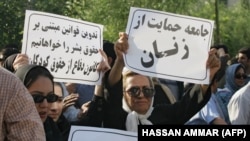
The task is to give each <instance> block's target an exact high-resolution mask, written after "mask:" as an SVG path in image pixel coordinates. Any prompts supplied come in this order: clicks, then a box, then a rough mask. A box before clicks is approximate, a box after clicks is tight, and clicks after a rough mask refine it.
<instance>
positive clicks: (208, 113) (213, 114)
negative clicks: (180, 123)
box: [185, 71, 227, 125]
mask: <svg viewBox="0 0 250 141" xmlns="http://www.w3.org/2000/svg"><path fill="white" fill-rule="evenodd" d="M218 74H219V71H218V72H217V73H216V74H215V76H214V78H213V79H212V81H211V92H212V95H211V97H210V99H209V101H208V103H207V104H206V105H205V106H204V107H203V108H202V109H201V110H200V111H199V112H198V113H196V114H195V115H194V116H193V117H192V118H191V119H189V120H188V122H186V123H185V125H227V122H226V121H225V119H224V115H223V113H222V110H221V108H220V106H219V105H218V101H217V98H216V96H215V93H216V92H217V87H218V84H217V81H218Z"/></svg>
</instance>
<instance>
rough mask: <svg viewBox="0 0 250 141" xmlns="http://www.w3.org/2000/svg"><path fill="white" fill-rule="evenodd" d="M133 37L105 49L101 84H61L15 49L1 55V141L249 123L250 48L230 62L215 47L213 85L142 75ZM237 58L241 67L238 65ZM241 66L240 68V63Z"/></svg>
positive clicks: (124, 37)
mask: <svg viewBox="0 0 250 141" xmlns="http://www.w3.org/2000/svg"><path fill="white" fill-rule="evenodd" d="M128 49H129V43H128V35H127V34H126V33H124V32H121V33H119V38H118V40H117V41H116V42H115V43H112V42H110V41H106V40H105V41H104V42H103V50H101V49H100V50H99V53H100V54H101V55H102V57H103V60H102V61H101V62H100V64H99V65H98V66H97V70H98V71H101V72H103V73H104V76H103V78H102V84H101V85H95V86H92V85H86V84H78V83H66V82H56V81H54V77H53V75H52V74H51V72H50V71H49V70H48V69H47V68H45V67H43V66H39V65H34V64H30V62H29V57H28V56H27V55H26V54H22V53H21V52H20V51H19V50H18V48H16V47H15V46H8V47H7V46H6V47H4V48H3V49H2V50H1V55H0V57H1V58H0V61H1V68H0V77H1V80H0V85H1V87H0V94H1V99H0V107H1V109H0V111H1V113H2V114H1V116H0V120H1V122H0V124H1V127H2V128H1V129H0V140H36V141H40V140H41V141H44V140H46V141H54V140H57V141H66V140H68V138H69V133H70V128H71V126H72V125H78V126H92V127H99V128H113V129H120V130H125V131H132V132H138V125H173V124H177V125H201V124H202V125H204V124H205V125H233V124H248V123H250V117H249V115H250V114H249V112H250V110H249V109H250V108H248V107H249V103H250V102H249V100H250V97H249V96H248V95H249V86H250V84H249V83H248V82H249V78H250V47H249V48H242V49H240V50H239V52H238V54H237V56H236V57H235V58H234V57H233V58H230V56H229V54H228V52H229V51H228V48H227V46H225V45H215V46H212V47H211V49H210V51H209V52H208V54H209V55H208V59H207V62H206V66H207V69H209V71H210V72H209V74H210V76H209V78H210V84H191V83H188V84H185V83H184V82H180V81H174V80H168V79H162V78H155V77H150V76H146V75H142V74H139V73H136V72H133V71H131V70H128V69H127V68H126V67H125V63H124V58H123V54H126V52H127V50H128ZM233 59H234V61H233ZM235 60H236V61H235Z"/></svg>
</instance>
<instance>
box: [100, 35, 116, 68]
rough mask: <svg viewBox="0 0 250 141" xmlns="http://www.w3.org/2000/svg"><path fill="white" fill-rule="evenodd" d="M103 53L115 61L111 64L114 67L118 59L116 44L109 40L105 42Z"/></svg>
mask: <svg viewBox="0 0 250 141" xmlns="http://www.w3.org/2000/svg"><path fill="white" fill-rule="evenodd" d="M103 51H104V52H105V53H106V54H107V57H111V58H112V59H113V62H112V63H111V64H110V66H111V67H112V66H113V65H114V62H115V59H116V54H115V50H114V43H112V42H110V41H108V40H103Z"/></svg>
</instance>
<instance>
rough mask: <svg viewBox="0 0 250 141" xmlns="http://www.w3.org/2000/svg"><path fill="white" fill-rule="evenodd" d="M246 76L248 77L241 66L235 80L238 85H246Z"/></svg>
mask: <svg viewBox="0 0 250 141" xmlns="http://www.w3.org/2000/svg"><path fill="white" fill-rule="evenodd" d="M237 76H238V77H237ZM244 76H245V77H246V73H245V71H244V69H243V68H240V69H238V70H237V71H236V73H235V79H234V81H235V83H236V85H237V86H240V87H242V86H244V85H245V82H246V78H244Z"/></svg>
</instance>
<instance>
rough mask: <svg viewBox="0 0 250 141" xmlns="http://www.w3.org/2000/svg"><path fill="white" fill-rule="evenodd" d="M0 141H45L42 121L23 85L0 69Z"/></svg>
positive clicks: (9, 73)
mask: <svg viewBox="0 0 250 141" xmlns="http://www.w3.org/2000/svg"><path fill="white" fill-rule="evenodd" d="M0 113H1V114H0V127H1V128H0V140H1V141H2V140H12V141H14V140H15V141H45V140H46V138H45V132H44V128H43V123H42V120H41V118H40V116H39V114H38V112H37V109H36V107H35V103H34V101H33V99H32V97H31V95H30V93H29V92H28V90H27V89H26V88H25V86H24V85H23V83H22V82H21V81H20V80H19V79H18V78H17V77H15V75H14V74H12V73H11V72H9V71H7V70H5V69H4V68H1V67H0Z"/></svg>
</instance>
